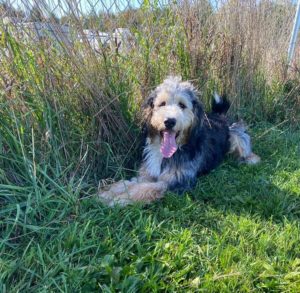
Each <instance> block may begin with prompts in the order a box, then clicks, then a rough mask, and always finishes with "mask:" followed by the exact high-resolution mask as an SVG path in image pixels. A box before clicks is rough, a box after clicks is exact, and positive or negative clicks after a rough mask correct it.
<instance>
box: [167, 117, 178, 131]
mask: <svg viewBox="0 0 300 293" xmlns="http://www.w3.org/2000/svg"><path fill="white" fill-rule="evenodd" d="M164 123H165V126H166V128H167V129H172V128H173V127H174V126H175V124H176V119H175V118H167V119H166V120H165V121H164Z"/></svg>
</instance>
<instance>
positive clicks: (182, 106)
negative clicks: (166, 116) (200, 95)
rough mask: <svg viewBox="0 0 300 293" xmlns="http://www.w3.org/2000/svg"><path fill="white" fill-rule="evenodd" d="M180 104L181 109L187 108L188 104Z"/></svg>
mask: <svg viewBox="0 0 300 293" xmlns="http://www.w3.org/2000/svg"><path fill="white" fill-rule="evenodd" d="M178 105H179V107H180V108H181V109H185V108H186V105H185V104H183V103H179V104H178Z"/></svg>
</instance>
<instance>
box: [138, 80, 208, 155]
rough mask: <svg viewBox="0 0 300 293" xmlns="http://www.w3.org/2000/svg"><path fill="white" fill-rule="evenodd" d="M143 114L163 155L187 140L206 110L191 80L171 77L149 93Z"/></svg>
mask: <svg viewBox="0 0 300 293" xmlns="http://www.w3.org/2000/svg"><path fill="white" fill-rule="evenodd" d="M143 114H144V117H145V120H146V123H147V126H148V129H149V137H150V139H153V140H154V139H155V141H156V142H158V143H160V151H161V153H162V155H163V157H165V158H170V157H171V156H172V155H173V154H174V153H175V152H176V150H177V148H178V147H180V146H182V145H184V144H186V143H188V141H189V139H190V135H191V131H192V129H193V127H196V125H197V126H199V123H200V122H201V120H202V116H203V110H202V105H201V104H200V103H199V101H198V100H197V96H196V91H195V89H194V87H193V86H192V84H190V83H189V82H182V81H181V79H180V78H179V77H169V78H167V79H166V80H165V81H164V82H163V83H162V84H161V85H159V86H158V87H157V88H156V89H155V91H154V92H153V93H152V94H151V95H150V97H149V98H148V100H147V102H146V104H145V105H144V113H143Z"/></svg>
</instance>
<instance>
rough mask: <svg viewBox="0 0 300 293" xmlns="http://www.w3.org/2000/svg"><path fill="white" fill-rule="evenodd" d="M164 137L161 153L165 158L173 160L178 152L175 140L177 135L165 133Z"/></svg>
mask: <svg viewBox="0 0 300 293" xmlns="http://www.w3.org/2000/svg"><path fill="white" fill-rule="evenodd" d="M163 135H164V137H163V140H162V143H161V146H160V152H161V153H162V155H163V157H164V158H171V157H172V156H173V154H174V153H175V152H176V151H177V144H176V140H175V135H176V133H174V132H169V131H164V132H163Z"/></svg>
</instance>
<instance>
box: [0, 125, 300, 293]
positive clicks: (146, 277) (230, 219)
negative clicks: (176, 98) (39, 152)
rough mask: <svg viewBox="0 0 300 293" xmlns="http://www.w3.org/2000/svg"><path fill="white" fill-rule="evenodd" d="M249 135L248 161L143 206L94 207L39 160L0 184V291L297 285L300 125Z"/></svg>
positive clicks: (80, 188)
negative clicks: (254, 157) (28, 176)
mask: <svg viewBox="0 0 300 293" xmlns="http://www.w3.org/2000/svg"><path fill="white" fill-rule="evenodd" d="M252 135H253V137H254V149H255V152H257V153H258V154H259V155H260V156H261V157H262V163H261V164H260V165H259V166H252V167H251V166H245V165H238V164H237V163H236V162H235V161H234V160H233V159H232V158H228V159H227V160H226V162H225V163H224V164H222V166H220V167H219V168H218V169H217V170H215V171H213V172H212V173H211V174H209V175H208V176H205V177H202V178H200V179H199V181H198V184H197V187H196V189H195V190H194V191H192V192H191V193H189V194H185V195H184V196H182V197H177V196H174V195H172V194H167V195H166V197H165V198H164V199H163V200H161V201H158V202H156V203H153V204H151V205H148V206H141V205H135V206H129V207H126V208H118V207H116V208H113V209H111V208H108V207H105V206H103V205H102V204H101V203H100V202H98V201H97V198H96V197H95V196H93V195H94V194H95V186H93V185H92V184H88V183H86V182H85V180H84V179H81V180H80V179H78V180H73V181H70V182H64V181H63V180H60V179H59V178H53V177H51V176H48V175H47V172H48V171H49V170H39V165H38V164H37V166H36V168H37V170H36V172H37V179H36V181H35V180H34V177H32V184H29V181H28V180H27V181H26V180H25V179H24V182H26V184H19V185H17V184H16V185H12V184H1V185H0V192H1V194H0V199H1V202H0V205H1V210H0V231H1V241H0V251H1V255H0V284H1V288H0V291H1V292H99V291H103V292H119V291H122V292H156V291H168V292H175V291H176V292H299V290H300V245H299V243H300V242H299V241H300V225H299V220H300V156H299V155H300V149H299V141H300V132H299V131H293V132H292V131H289V130H288V129H284V130H282V129H279V128H276V127H271V126H270V125H266V124H261V125H258V126H257V127H256V128H255V129H252ZM29 172H30V170H29ZM53 172H54V171H53ZM89 172H91V171H89ZM41 174H43V176H42V175H41ZM1 176H3V174H2V175H1ZM11 176H13V175H11ZM2 182H4V181H2Z"/></svg>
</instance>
